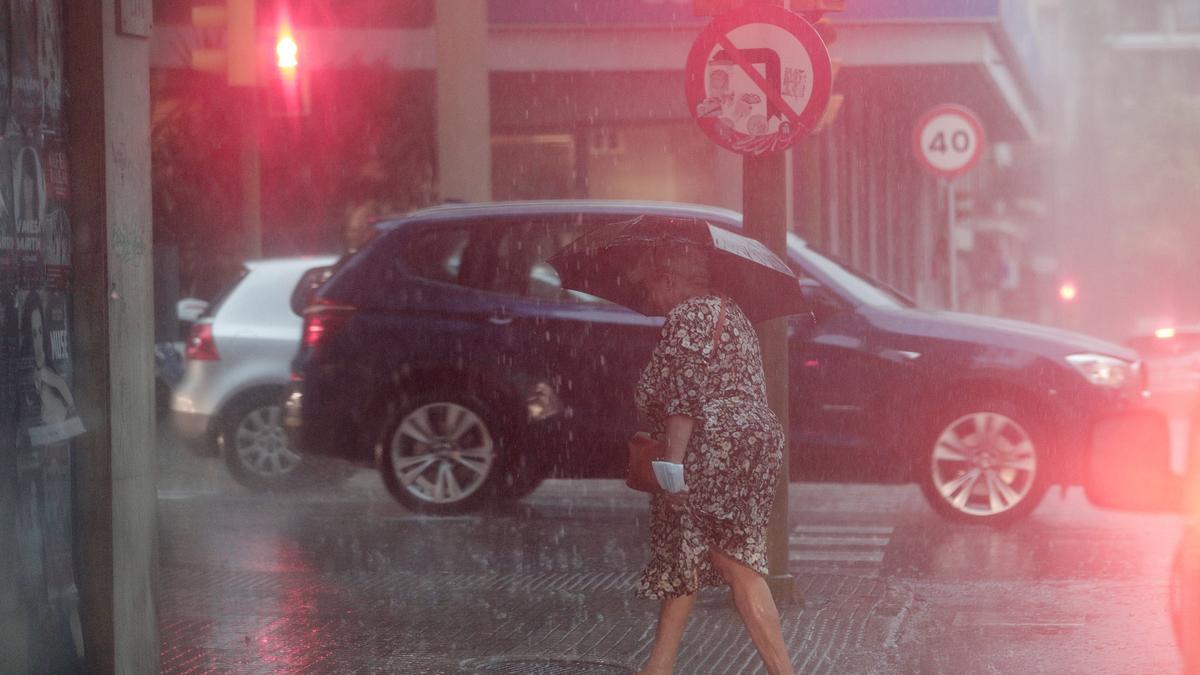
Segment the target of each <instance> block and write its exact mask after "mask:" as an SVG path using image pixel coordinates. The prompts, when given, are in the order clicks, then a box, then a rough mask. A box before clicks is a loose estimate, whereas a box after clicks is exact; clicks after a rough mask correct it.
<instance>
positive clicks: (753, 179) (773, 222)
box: [742, 152, 795, 604]
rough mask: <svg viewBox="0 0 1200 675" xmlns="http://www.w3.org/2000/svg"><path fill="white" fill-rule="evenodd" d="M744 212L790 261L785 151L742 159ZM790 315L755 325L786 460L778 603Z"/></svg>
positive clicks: (786, 578) (788, 592) (783, 581)
mask: <svg viewBox="0 0 1200 675" xmlns="http://www.w3.org/2000/svg"><path fill="white" fill-rule="evenodd" d="M742 214H743V223H744V227H745V233H746V235H747V236H749V237H753V238H754V239H757V240H759V241H761V242H762V243H763V244H766V246H767V248H769V249H771V251H773V252H774V253H775V254H776V255H778V256H779V257H780V258H781V259H784V260H786V259H787V156H786V155H785V154H784V153H782V152H776V153H771V154H768V155H762V156H758V157H753V156H747V157H746V158H745V159H743V160H742ZM787 321H788V320H787V319H786V318H781V319H772V320H770V321H764V322H762V323H759V324H757V325H756V326H755V329H756V330H757V331H758V341H759V344H760V345H761V346H762V356H763V370H764V371H765V373H766V380H767V399H768V401H769V402H770V405H771V409H772V410H773V411H774V412H775V415H776V417H778V418H779V422H780V424H782V425H783V430H784V436H785V438H787V441H786V442H785V444H784V452H783V464H782V465H781V466H780V470H779V480H778V483H777V484H776V488H775V503H774V505H773V507H772V509H771V520H770V524H769V525H768V529H767V568H768V572H769V577H768V579H767V581H768V583H769V584H770V586H771V594H772V595H773V596H774V597H775V601H776V603H780V604H782V603H787V602H791V601H792V599H793V595H794V587H795V579H794V578H793V577H792V575H791V574H789V573H788V538H789V537H790V535H791V529H790V527H789V525H788V454H789V450H790V448H791V439H790V437H789V434H788V352H787Z"/></svg>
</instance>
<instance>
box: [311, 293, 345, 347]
mask: <svg viewBox="0 0 1200 675" xmlns="http://www.w3.org/2000/svg"><path fill="white" fill-rule="evenodd" d="M353 311H354V308H353V307H347V306H345V305H322V304H316V305H312V306H310V307H309V308H308V309H306V310H304V334H303V337H302V339H301V343H302V346H303V347H304V348H305V349H313V348H315V347H316V346H317V345H319V344H321V341H322V340H327V339H329V336H331V335H332V334H333V333H334V332H335V331H337V329H339V328H341V327H342V326H344V325H345V324H346V322H347V321H348V320H349V319H350V313H351V312H353Z"/></svg>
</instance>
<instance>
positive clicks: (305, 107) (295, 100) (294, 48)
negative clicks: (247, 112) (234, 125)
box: [267, 21, 312, 117]
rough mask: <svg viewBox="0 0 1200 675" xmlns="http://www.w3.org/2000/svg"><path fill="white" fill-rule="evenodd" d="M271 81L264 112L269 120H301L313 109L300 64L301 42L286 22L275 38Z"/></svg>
mask: <svg viewBox="0 0 1200 675" xmlns="http://www.w3.org/2000/svg"><path fill="white" fill-rule="evenodd" d="M274 52H275V71H276V73H275V74H276V77H275V78H274V82H273V83H272V84H271V86H270V87H269V88H268V91H267V112H268V114H269V115H271V116H272V117H300V116H303V115H307V114H309V112H311V110H312V86H311V79H310V77H309V73H308V69H307V68H304V67H303V65H302V60H303V56H302V54H301V53H300V43H299V41H297V39H296V36H295V34H294V33H293V32H292V28H291V26H290V25H289V23H288V22H287V21H282V22H281V23H280V27H279V31H278V33H277V34H276V37H275V49H274Z"/></svg>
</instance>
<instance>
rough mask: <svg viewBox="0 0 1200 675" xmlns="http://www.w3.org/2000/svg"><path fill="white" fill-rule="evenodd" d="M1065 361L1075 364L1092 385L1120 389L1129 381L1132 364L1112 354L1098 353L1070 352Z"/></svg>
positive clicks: (1076, 368)
mask: <svg viewBox="0 0 1200 675" xmlns="http://www.w3.org/2000/svg"><path fill="white" fill-rule="evenodd" d="M1067 362H1068V363H1070V364H1071V365H1072V366H1075V370H1078V371H1079V372H1080V373H1082V374H1083V376H1084V377H1086V378H1087V379H1088V382H1091V383H1092V384H1094V385H1097V386H1100V387H1109V388H1112V389H1120V388H1121V387H1123V386H1125V384H1126V383H1127V382H1129V380H1130V377H1131V376H1132V374H1133V364H1132V363H1130V362H1128V361H1125V360H1122V359H1118V358H1115V357H1112V356H1103V355H1100V354H1072V355H1071V356H1068V357H1067Z"/></svg>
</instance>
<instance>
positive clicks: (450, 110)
mask: <svg viewBox="0 0 1200 675" xmlns="http://www.w3.org/2000/svg"><path fill="white" fill-rule="evenodd" d="M436 8H437V23H436V28H435V32H436V34H437V37H436V41H437V153H438V157H437V166H438V170H437V172H438V185H439V188H440V189H439V194H440V196H441V198H442V199H459V200H464V201H487V200H490V199H491V198H492V114H491V97H490V92H489V90H488V61H487V38H488V19H487V1H486V0H437V5H436Z"/></svg>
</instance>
